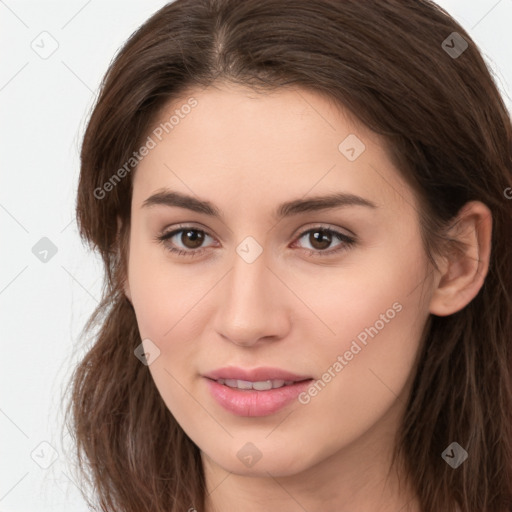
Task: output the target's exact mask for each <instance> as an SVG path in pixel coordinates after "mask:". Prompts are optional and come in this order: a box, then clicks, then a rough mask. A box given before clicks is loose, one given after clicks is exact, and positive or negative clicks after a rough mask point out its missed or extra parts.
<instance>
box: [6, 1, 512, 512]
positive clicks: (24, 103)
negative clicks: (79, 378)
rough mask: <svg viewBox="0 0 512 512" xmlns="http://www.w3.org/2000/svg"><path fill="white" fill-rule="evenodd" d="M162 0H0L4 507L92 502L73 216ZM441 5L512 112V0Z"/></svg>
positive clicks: (82, 254)
mask: <svg viewBox="0 0 512 512" xmlns="http://www.w3.org/2000/svg"><path fill="white" fill-rule="evenodd" d="M164 3H165V2H163V1H161V0H160V1H158V0H140V1H139V2H134V1H133V0H131V1H127V0H124V1H113V0H109V1H105V0H104V1H99V0H89V1H87V0H67V1H64V0H61V1H53V2H49V1H36V0H33V1H22V0H19V1H16V0H0V22H1V28H0V45H1V48H2V65H1V66H0V112H1V122H0V130H1V132H0V145H1V147H0V156H1V159H2V160H1V172H2V186H1V187H0V222H1V226H2V244H1V248H2V251H1V257H2V260H1V265H0V269H1V274H0V308H1V309H0V311H1V314H2V326H3V333H2V355H3V357H2V358H1V371H0V379H1V381H0V386H1V387H0V389H1V396H0V432H1V445H0V460H1V473H0V512H14V511H17V512H25V511H38V512H46V511H52V512H59V511H66V512H74V511H85V510H86V506H85V504H84V501H83V500H82V498H81V496H80V493H79V491H78V489H77V488H76V486H75V483H74V482H73V481H72V473H71V471H70V470H69V467H68V464H67V462H66V454H65V453H64V450H63V446H66V444H64V445H63V444H62V443H61V441H60V436H61V431H62V413H61V408H60V403H61V396H62V393H63V383H64V382H66V381H67V379H68V378H69V375H70V372H71V369H72V366H73V361H75V360H76V357H77V355H76V354H75V355H73V354H72V350H73V348H74V346H75V345H76V342H77V339H78V336H79V334H80V330H81V329H82V327H83V325H84V323H85V321H86V320H87V318H88V317H89V315H90V314H91V312H92V311H93V309H94V307H95V305H96V303H97V301H98V300H99V298H100V295H101V286H102V277H103V271H102V267H101V265H100V261H99V258H98V257H97V256H96V255H94V254H92V253H90V252H89V251H88V250H87V249H86V247H85V246H83V245H82V242H81V241H80V239H79V237H78V234H77V230H76V224H75V220H74V205H75V193H76V187H77V180H78V173H79V161H78V152H79V145H80V140H81V136H82V134H83V130H84V126H85V121H86V119H87V115H88V113H89V111H90V109H91V107H92V105H93V102H94V99H95V95H96V92H97V88H98V86H99V83H100V80H101V78H102V76H103V74H104V73H105V71H106V69H107V67H108V64H109V62H110V61H111V59H112V57H113V56H114V54H115V53H116V51H117V49H118V48H119V47H120V46H121V45H122V43H123V42H124V41H125V40H126V39H127V38H128V36H129V35H130V34H131V33H132V32H133V31H134V30H135V29H136V28H137V27H138V26H139V25H140V24H141V23H142V22H143V21H144V20H146V19H147V18H148V17H149V16H150V15H151V14H152V13H153V12H155V11H156V10H157V9H158V8H160V7H162V6H163V5H164ZM437 3H438V4H439V5H441V6H442V7H444V8H445V9H446V10H447V11H448V12H449V13H450V14H452V15H453V16H454V17H455V18H456V19H457V20H458V21H459V22H460V23H461V24H462V25H463V27H464V28H466V30H467V31H468V32H469V34H470V35H471V36H472V37H473V38H474V40H475V41H476V43H477V44H478V45H479V47H480V49H481V51H482V52H483V55H484V57H485V58H486V60H487V62H488V64H489V66H490V67H491V68H492V70H493V71H494V73H495V74H496V76H497V80H498V85H499V87H500V89H501V91H502V93H503V95H504V97H505V102H506V104H507V106H508V108H509V109H511V107H512V102H511V99H510V96H511V94H510V90H511V85H512V30H511V29H512V0H501V1H496V0H472V1H468V0H442V1H441V0H440V1H438V2H437ZM411 28H412V29H413V28H414V27H411ZM44 31H46V32H48V33H49V34H51V37H52V38H53V39H54V40H55V41H56V43H52V41H51V39H49V37H50V36H47V35H45V36H40V34H41V33H42V32H44ZM447 35H448V34H447ZM41 37H45V38H47V39H46V40H45V41H46V43H45V48H47V49H48V48H51V44H58V48H57V50H56V51H55V52H54V53H53V54H52V55H51V56H50V57H48V58H47V59H43V58H41V57H40V56H39V55H38V54H37V53H36V52H35V51H34V50H33V49H32V47H31V45H36V44H38V41H39V44H40V45H41V43H40V38H41ZM33 41H35V42H34V43H33ZM440 43H441V42H440ZM41 51H42V50H41ZM42 237H47V238H49V239H50V240H51V241H52V242H53V244H55V246H56V248H57V253H56V254H55V255H54V256H53V257H52V258H51V259H49V260H48V261H47V262H46V263H43V262H42V261H40V260H39V259H38V258H37V257H36V256H35V255H34V254H33V252H32V248H33V246H34V245H35V244H36V243H37V242H38V241H39V240H40V239H41V238H42ZM78 356H79V354H78ZM65 439H68V440H69V437H67V438H66V437H65ZM40 443H43V444H42V445H41V444H40ZM47 443H49V444H47ZM50 445H51V447H50ZM54 459H55V461H54V462H53V463H52V464H51V465H50V466H49V468H48V469H44V468H42V467H40V465H45V464H49V463H51V462H52V461H53V460H54Z"/></svg>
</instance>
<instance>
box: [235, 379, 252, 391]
mask: <svg viewBox="0 0 512 512" xmlns="http://www.w3.org/2000/svg"><path fill="white" fill-rule="evenodd" d="M236 383H237V387H238V388H239V389H252V382H250V381H248V380H237V381H236Z"/></svg>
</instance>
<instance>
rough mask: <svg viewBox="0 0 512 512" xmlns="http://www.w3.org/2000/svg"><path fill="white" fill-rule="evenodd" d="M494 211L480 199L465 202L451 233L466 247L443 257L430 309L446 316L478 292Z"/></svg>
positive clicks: (482, 276) (489, 246) (489, 245)
mask: <svg viewBox="0 0 512 512" xmlns="http://www.w3.org/2000/svg"><path fill="white" fill-rule="evenodd" d="M491 234H492V214H491V211H490V210H489V208H488V207H487V206H486V205H485V204H483V203H481V202H480V201H470V202H469V203H466V204H465V205H464V206H463V207H462V209H461V210H460V212H459V214H458V215H457V220H456V221H455V224H454V226H453V227H452V228H451V230H450V233H449V236H450V238H455V239H457V240H460V241H461V242H463V244H464V246H465V249H464V250H463V252H462V253H461V252H460V251H452V252H451V253H450V255H446V256H444V257H443V258H442V259H443V263H442V264H441V265H440V267H439V268H440V276H439V279H438V284H437V287H436V288H435V289H434V292H433V295H432V297H431V301H430V312H431V313H432V314H434V315H438V316H447V315H451V314H453V313H456V312H457V311H460V310H461V309H463V308H464V307H465V306H466V305H467V304H469V303H470V302H471V301H472V300H473V298H474V297H475V296H476V295H477V294H478V292H479V290H480V288H481V287H482V285H483V283H484V279H485V276H486V275H487V271H488V269H489V260H490V253H491Z"/></svg>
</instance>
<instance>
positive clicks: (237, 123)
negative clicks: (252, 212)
mask: <svg viewBox="0 0 512 512" xmlns="http://www.w3.org/2000/svg"><path fill="white" fill-rule="evenodd" d="M148 136H149V137H150V138H151V139H152V141H153V144H151V145H152V146H153V147H152V149H151V150H150V151H148V153H147V155H146V156H145V157H144V158H142V160H141V161H140V163H139V164H138V166H137V170H136V172H135V176H134V203H135V204H139V205H141V204H142V202H143V201H144V200H145V199H146V197H147V196H148V195H150V194H152V193H154V192H155V191H157V190H159V189H161V188H163V187H166V188H169V189H173V190H178V191H181V192H183V193H187V194H189V195H197V196H200V197H202V198H209V199H212V201H213V202H215V203H217V201H215V198H218V200H219V201H220V202H221V203H222V202H228V203H229V204H230V205H233V204H238V205H239V206H240V207H243V206H247V205H248V204H250V203H249V202H251V201H252V202H254V199H255V198H256V197H257V198H258V199H259V204H260V205H262V204H264V203H266V202H267V201H266V199H268V200H269V201H270V202H272V203H273V202H274V200H275V201H279V199H282V201H286V200H287V199H290V198H291V197H293V198H295V197H303V196H305V195H307V194H310V195H318V194H323V193H332V192H338V191H345V192H350V193H353V194H357V195H361V196H363V197H366V198H368V199H369V200H371V201H373V202H375V203H378V204H379V203H389V204H391V203H393V202H397V201H398V202H400V201H402V202H403V200H404V199H405V200H406V202H409V203H410V202H411V201H414V199H413V197H412V194H411V191H410V190H408V187H407V186H406V185H405V183H404V182H403V180H402V178H401V177H400V175H399V174H398V172H397V170H396V169H394V167H393V166H392V164H391V162H390V160H389V158H388V155H387V152H386V150H385V147H384V145H383V142H382V140H380V138H379V137H378V136H377V135H376V134H375V133H374V132H372V131H371V130H369V129H368V128H367V127H366V126H364V125H363V124H362V123H360V122H358V121H357V120H356V119H355V117H354V116H352V115H351V114H350V112H348V111H346V110H343V109H342V108H340V107H339V106H337V105H336V104H335V103H334V102H333V101H331V100H329V99H328V98H327V97H325V96H324V95H321V94H319V93H316V92H314V91H310V90H305V89H299V88H281V89H277V90H275V91H272V92H265V93H263V94H261V93H257V92H255V91H252V90H250V89H248V88H245V87H241V86H232V85H224V84H223V85H222V86H220V87H218V86H216V87H209V88H207V89H191V90H189V91H188V94H185V95H182V96H181V97H180V98H179V99H178V98H177V99H174V100H173V101H172V102H169V103H168V104H167V105H166V106H165V107H164V108H163V109H162V110H161V111H160V113H159V116H158V117H157V119H156V120H155V122H154V125H153V126H152V128H151V131H150V132H149V134H148ZM407 196H408V197H407Z"/></svg>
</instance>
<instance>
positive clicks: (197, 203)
mask: <svg viewBox="0 0 512 512" xmlns="http://www.w3.org/2000/svg"><path fill="white" fill-rule="evenodd" d="M157 205H162V206H177V207H179V208H186V209H187V210H191V211H193V212H197V213H203V214H205V215H210V216H212V217H216V218H219V219H220V218H221V217H222V215H221V212H220V210H219V209H218V208H217V207H216V206H214V205H213V204H212V203H210V202H209V201H203V200H201V199H197V198H196V197H193V196H189V195H187V194H182V193H181V192H176V191H172V190H169V189H162V190H160V191H158V192H156V193H155V194H153V195H151V196H150V197H148V198H147V199H146V200H145V201H144V202H143V203H142V208H148V207H151V206H157ZM347 206H365V207H368V208H378V206H377V205H376V204H375V203H373V202H372V201H370V200H368V199H365V198H363V197H360V196H357V195H355V194H350V193H346V192H337V193H334V194H329V195H325V196H312V197H309V198H308V199H294V200H292V201H287V202H285V203H282V204H281V205H279V206H278V207H277V209H276V210H275V212H274V214H273V217H274V218H276V219H282V218H284V217H291V216H293V215H298V214H299V213H305V212H314V211H318V210H327V209H331V208H341V207H347Z"/></svg>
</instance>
